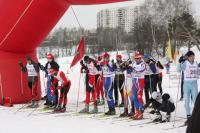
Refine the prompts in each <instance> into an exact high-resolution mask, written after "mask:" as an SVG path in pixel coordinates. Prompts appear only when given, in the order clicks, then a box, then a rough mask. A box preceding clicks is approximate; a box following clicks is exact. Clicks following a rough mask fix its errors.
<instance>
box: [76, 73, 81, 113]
mask: <svg viewBox="0 0 200 133" xmlns="http://www.w3.org/2000/svg"><path fill="white" fill-rule="evenodd" d="M81 75H82V73H81V72H80V75H79V84H78V94H77V102H76V112H77V111H78V103H79V94H80V83H81Z"/></svg>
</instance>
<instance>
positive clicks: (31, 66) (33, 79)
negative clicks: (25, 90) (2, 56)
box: [19, 56, 39, 108]
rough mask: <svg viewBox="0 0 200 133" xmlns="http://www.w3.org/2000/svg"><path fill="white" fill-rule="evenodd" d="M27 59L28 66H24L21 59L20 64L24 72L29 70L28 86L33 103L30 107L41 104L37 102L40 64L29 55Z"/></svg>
mask: <svg viewBox="0 0 200 133" xmlns="http://www.w3.org/2000/svg"><path fill="white" fill-rule="evenodd" d="M26 60H27V64H26V66H23V62H22V61H19V65H20V68H21V70H22V72H24V73H25V72H28V87H29V88H30V91H29V92H30V95H31V105H29V106H28V107H30V108H37V107H38V106H39V105H38V103H37V102H36V97H37V85H38V72H39V66H38V65H37V63H35V62H34V61H33V60H32V59H31V58H30V57H29V56H28V57H26Z"/></svg>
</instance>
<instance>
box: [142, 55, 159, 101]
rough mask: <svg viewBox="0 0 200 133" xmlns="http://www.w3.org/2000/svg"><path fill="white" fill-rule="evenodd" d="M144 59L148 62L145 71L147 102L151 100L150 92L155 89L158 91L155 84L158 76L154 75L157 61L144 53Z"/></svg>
mask: <svg viewBox="0 0 200 133" xmlns="http://www.w3.org/2000/svg"><path fill="white" fill-rule="evenodd" d="M144 61H145V63H146V71H145V78H144V79H145V85H144V93H145V99H146V103H147V102H148V101H149V94H150V95H151V93H152V92H153V91H157V89H156V86H155V82H156V81H155V80H157V79H156V76H155V75H154V74H155V73H156V72H157V70H156V62H155V61H154V60H152V59H151V58H150V56H149V55H148V54H145V55H144Z"/></svg>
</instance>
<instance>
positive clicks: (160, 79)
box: [156, 61, 164, 94]
mask: <svg viewBox="0 0 200 133" xmlns="http://www.w3.org/2000/svg"><path fill="white" fill-rule="evenodd" d="M156 68H157V71H158V88H159V91H160V93H161V94H162V93H163V90H162V78H163V74H162V70H163V69H164V67H163V65H162V64H161V63H160V61H157V63H156Z"/></svg>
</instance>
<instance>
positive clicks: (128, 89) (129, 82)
mask: <svg viewBox="0 0 200 133" xmlns="http://www.w3.org/2000/svg"><path fill="white" fill-rule="evenodd" d="M131 64H132V61H131V60H130V59H129V60H127V61H126V62H125V63H123V64H122V65H121V69H122V70H125V72H126V74H125V75H126V80H125V88H124V112H123V113H122V114H121V115H120V117H127V116H130V117H132V116H133V115H134V113H135V107H134V97H133V79H132V67H131ZM129 99H130V106H131V111H130V113H128V104H129Z"/></svg>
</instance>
